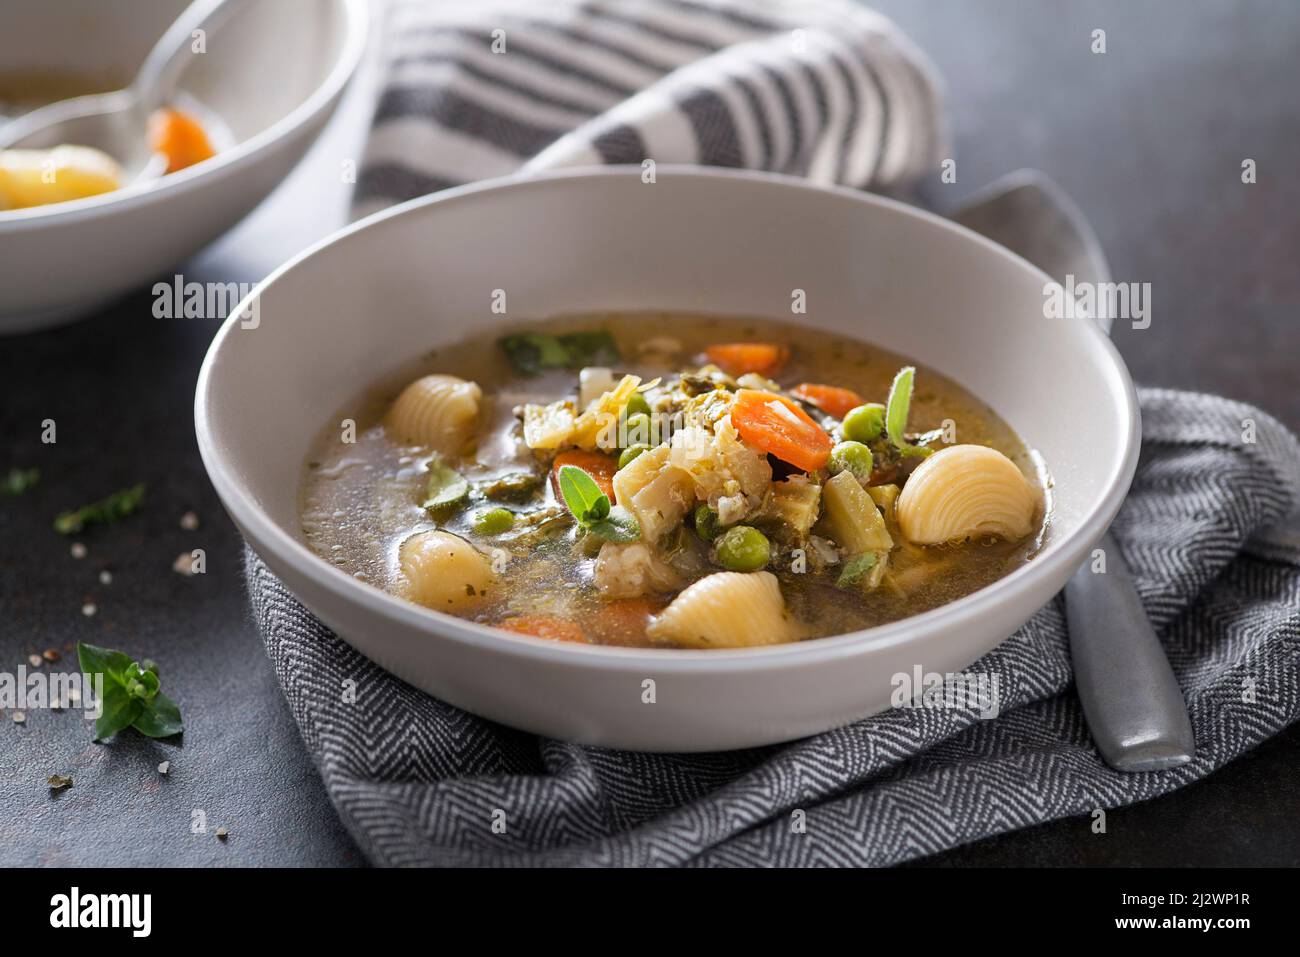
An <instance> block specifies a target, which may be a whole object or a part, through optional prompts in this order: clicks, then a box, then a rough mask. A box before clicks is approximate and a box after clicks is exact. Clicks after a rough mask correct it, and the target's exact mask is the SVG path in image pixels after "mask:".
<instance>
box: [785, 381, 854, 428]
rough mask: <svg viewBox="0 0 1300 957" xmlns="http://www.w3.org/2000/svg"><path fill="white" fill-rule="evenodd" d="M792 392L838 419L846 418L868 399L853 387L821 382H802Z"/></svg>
mask: <svg viewBox="0 0 1300 957" xmlns="http://www.w3.org/2000/svg"><path fill="white" fill-rule="evenodd" d="M790 392H791V393H792V394H793V395H794V396H795V397H797V398H800V399H803V400H804V401H805V402H807V403H809V404H810V405H815V406H817V408H819V409H821V410H822V411H823V412H825V413H826V414H827V415H833V416H835V418H837V419H842V418H844V416H846V415H848V414H849V411H850V410H852V409H856V408H857V407H858V406H860V405H862V403H864V402H865V401H866V400H865V399H864V398H862V396H860V395H858V394H857V393H856V392H854V391H853V390H852V389H841V388H840V387H839V386H837V385H822V384H821V383H819V382H801V383H800V384H799V385H797V386H795V387H794V388H793V389H791V390H790Z"/></svg>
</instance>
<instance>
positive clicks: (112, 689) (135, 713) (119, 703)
mask: <svg viewBox="0 0 1300 957" xmlns="http://www.w3.org/2000/svg"><path fill="white" fill-rule="evenodd" d="M100 707H101V708H102V709H103V711H102V712H101V714H100V716H99V720H97V721H96V722H95V740H96V741H103V740H104V739H105V738H110V737H112V736H113V735H114V734H116V733H117V732H118V731H121V730H122V729H123V728H128V727H130V726H131V724H132V723H133V722H134V721H135V719H136V718H138V717H140V713H141V712H142V711H144V708H145V704H144V702H143V701H141V700H140V699H139V698H133V697H131V696H130V695H129V694H127V693H126V690H125V689H124V688H122V686H121V685H113V686H110V685H109V684H108V683H107V682H105V683H104V700H103V701H102V702H100Z"/></svg>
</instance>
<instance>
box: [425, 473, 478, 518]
mask: <svg viewBox="0 0 1300 957" xmlns="http://www.w3.org/2000/svg"><path fill="white" fill-rule="evenodd" d="M467 498H469V482H467V481H466V480H465V477H464V476H462V475H461V474H460V473H459V472H457V471H456V470H455V469H453V468H451V467H450V466H447V465H444V464H443V463H442V462H440V461H439V460H438V459H431V460H430V461H429V481H428V484H427V485H426V486H425V489H424V501H423V502H421V503H420V507H421V508H423V509H425V510H426V511H428V512H429V513H430V514H432V515H434V516H437V515H438V514H441V513H446V512H448V511H450V510H451V509H453V508H455V507H457V506H458V505H461V504H463V503H464V501H465V499H467Z"/></svg>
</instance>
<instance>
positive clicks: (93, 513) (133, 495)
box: [54, 482, 145, 535]
mask: <svg viewBox="0 0 1300 957" xmlns="http://www.w3.org/2000/svg"><path fill="white" fill-rule="evenodd" d="M144 489H145V487H144V483H143V482H142V483H140V484H139V485H133V486H131V487H130V488H128V489H123V490H122V491H120V492H114V493H113V494H112V495H110V496H108V498H106V499H103V500H102V501H99V502H95V503H94V504H93V505H83V506H82V507H81V508H78V509H73V510H72V511H69V512H63V513H62V514H61V515H59V517H58V518H56V519H55V520H54V530H55V531H56V532H58V533H59V534H60V535H71V534H73V533H74V532H79V531H81V530H82V529H83V528H85V527H86V526H87V525H96V524H98V525H112V524H113V523H115V522H119V521H121V520H122V519H124V518H126V517H127V516H128V515H131V514H134V513H135V512H137V511H139V510H140V504H141V503H142V502H143V501H144Z"/></svg>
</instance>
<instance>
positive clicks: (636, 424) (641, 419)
mask: <svg viewBox="0 0 1300 957" xmlns="http://www.w3.org/2000/svg"><path fill="white" fill-rule="evenodd" d="M626 428H627V443H628V445H648V444H649V443H650V428H651V422H650V416H649V415H647V414H646V413H644V412H638V413H636V414H635V415H629V416H628V417H627V425H626Z"/></svg>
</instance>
